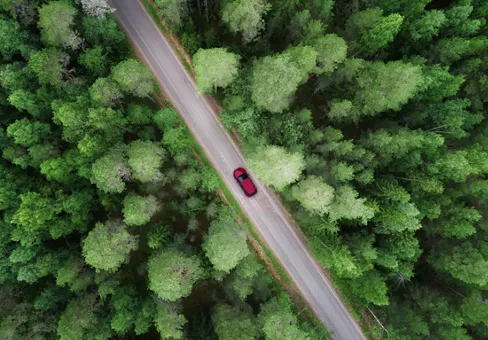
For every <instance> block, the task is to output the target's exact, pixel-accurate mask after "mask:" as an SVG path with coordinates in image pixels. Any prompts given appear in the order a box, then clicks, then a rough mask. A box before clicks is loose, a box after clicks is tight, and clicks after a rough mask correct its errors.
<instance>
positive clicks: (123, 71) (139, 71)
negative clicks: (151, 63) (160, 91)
mask: <svg viewBox="0 0 488 340" xmlns="http://www.w3.org/2000/svg"><path fill="white" fill-rule="evenodd" d="M111 78H112V79H113V80H115V82H116V83H117V84H118V85H119V87H120V89H121V90H122V91H124V92H126V93H129V94H132V95H134V96H137V97H146V96H148V95H149V94H150V93H152V92H153V87H154V81H153V78H152V75H151V72H149V70H148V69H147V68H146V67H145V66H144V65H142V64H141V63H140V62H139V61H137V60H135V59H127V60H124V61H122V62H120V63H118V64H117V65H116V66H114V67H113V68H112V73H111Z"/></svg>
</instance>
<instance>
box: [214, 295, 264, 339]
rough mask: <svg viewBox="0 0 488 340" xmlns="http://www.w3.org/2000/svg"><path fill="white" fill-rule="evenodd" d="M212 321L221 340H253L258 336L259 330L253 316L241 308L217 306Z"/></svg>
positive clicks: (224, 305)
mask: <svg viewBox="0 0 488 340" xmlns="http://www.w3.org/2000/svg"><path fill="white" fill-rule="evenodd" d="M212 321H213V324H214V327H215V333H217V335H218V337H219V339H221V340H241V339H242V340H253V339H257V338H258V336H259V329H258V327H257V325H256V322H255V320H254V317H253V315H252V314H251V313H250V312H248V311H246V310H244V309H243V308H239V307H234V306H229V305H226V304H221V305H218V306H217V307H216V308H215V310H214V312H213V314H212Z"/></svg>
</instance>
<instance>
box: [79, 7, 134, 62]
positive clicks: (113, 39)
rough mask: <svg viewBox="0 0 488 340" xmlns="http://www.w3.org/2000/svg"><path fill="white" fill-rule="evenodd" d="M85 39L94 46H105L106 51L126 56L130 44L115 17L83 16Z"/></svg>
mask: <svg viewBox="0 0 488 340" xmlns="http://www.w3.org/2000/svg"><path fill="white" fill-rule="evenodd" d="M82 26H83V38H85V40H86V41H88V42H90V43H91V44H92V45H94V46H103V48H104V49H105V50H106V51H109V52H117V53H121V54H124V53H126V52H127V50H128V44H127V40H126V37H125V35H124V33H123V32H122V31H121V30H120V29H119V26H118V24H117V21H116V20H115V16H113V15H106V16H105V17H104V18H97V17H92V16H83V18H82Z"/></svg>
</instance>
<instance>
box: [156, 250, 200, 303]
mask: <svg viewBox="0 0 488 340" xmlns="http://www.w3.org/2000/svg"><path fill="white" fill-rule="evenodd" d="M148 275H149V289H151V290H152V291H153V292H154V293H156V295H157V296H158V297H159V298H161V299H163V300H166V301H176V300H178V299H180V298H182V297H186V296H188V295H190V293H191V290H192V288H193V285H194V284H195V282H196V281H198V280H200V279H201V278H203V276H204V271H203V269H202V268H201V263H200V260H199V259H198V258H197V257H195V256H187V255H185V254H183V253H181V252H179V251H176V250H172V249H165V250H162V251H160V252H159V253H157V254H154V255H153V256H152V257H151V258H150V259H149V262H148Z"/></svg>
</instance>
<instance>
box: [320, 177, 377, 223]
mask: <svg viewBox="0 0 488 340" xmlns="http://www.w3.org/2000/svg"><path fill="white" fill-rule="evenodd" d="M358 195H359V194H358V192H357V191H356V190H354V189H353V188H352V187H350V186H348V185H343V186H341V187H339V188H337V189H336V194H335V199H334V202H333V203H332V205H331V206H330V210H329V218H330V219H331V220H332V221H335V220H339V219H343V218H344V219H348V220H359V221H360V223H361V224H366V223H367V221H368V220H370V219H371V218H373V216H374V209H373V208H372V207H370V206H368V205H367V204H366V199H365V198H358Z"/></svg>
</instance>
